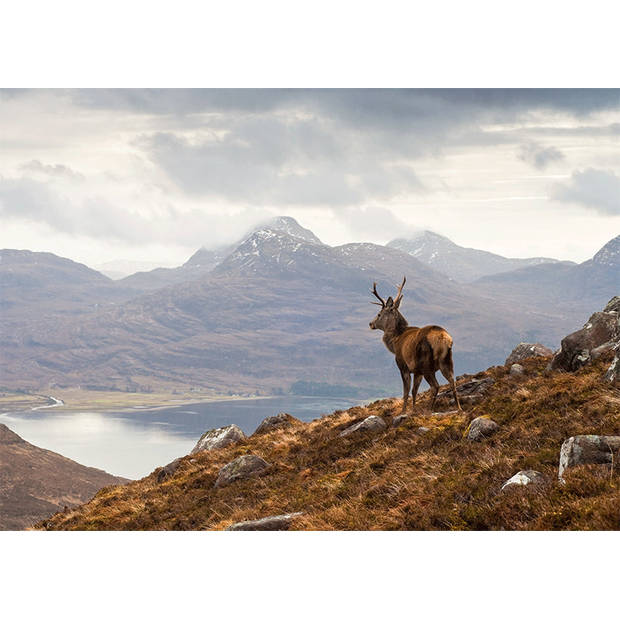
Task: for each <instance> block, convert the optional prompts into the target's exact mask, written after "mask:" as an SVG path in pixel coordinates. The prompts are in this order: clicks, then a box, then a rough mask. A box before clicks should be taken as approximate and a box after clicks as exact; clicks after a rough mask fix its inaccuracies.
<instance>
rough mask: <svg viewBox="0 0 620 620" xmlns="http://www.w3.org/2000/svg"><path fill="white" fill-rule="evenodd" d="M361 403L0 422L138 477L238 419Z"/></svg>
mask: <svg viewBox="0 0 620 620" xmlns="http://www.w3.org/2000/svg"><path fill="white" fill-rule="evenodd" d="M356 404H359V401H356V400H351V399H344V398H319V397H310V396H282V397H277V398H264V399H253V400H238V401H221V402H205V403H196V404H193V405H181V406H178V407H167V408H165V409H137V410H134V411H126V412H92V411H63V410H62V407H52V408H49V409H38V410H35V411H24V412H19V413H5V414H0V422H1V423H2V424H6V425H7V426H8V427H9V428H10V429H11V430H12V431H14V432H16V433H17V434H18V435H19V436H20V437H22V438H23V439H25V440H26V441H29V442H30V443H32V444H34V445H35V446H39V447H41V448H45V449H47V450H52V451H53V452H58V453H59V454H62V455H63V456H66V457H68V458H70V459H73V460H74V461H77V462H78V463H81V464H83V465H88V466H90V467H98V468H99V469H104V470H105V471H107V472H109V473H111V474H115V475H117V476H124V477H126V478H134V479H135V478H141V477H143V476H146V475H147V474H149V473H150V472H152V471H153V469H155V468H156V467H159V466H161V465H165V464H166V463H169V462H170V461H172V460H174V459H175V458H177V457H179V456H184V455H185V454H188V453H189V452H190V450H191V449H192V448H193V447H194V445H195V444H196V441H198V438H199V437H200V435H202V433H203V432H204V431H205V430H208V429H210V428H218V427H220V426H226V425H227V424H233V423H234V424H237V426H239V427H240V428H241V429H242V430H243V432H244V433H246V434H248V435H249V434H250V433H252V432H253V431H254V430H255V429H256V427H257V426H258V425H259V424H260V422H261V421H262V420H263V419H264V418H266V417H267V416H269V415H274V414H276V413H278V412H280V411H286V412H287V413H290V414H291V415H294V416H295V417H297V418H299V419H300V420H303V421H304V422H308V421H310V420H313V419H315V418H317V417H320V416H321V415H322V414H324V413H331V412H332V411H334V410H336V409H348V408H349V407H353V406H354V405H356Z"/></svg>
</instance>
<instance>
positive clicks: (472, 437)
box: [467, 416, 499, 441]
mask: <svg viewBox="0 0 620 620" xmlns="http://www.w3.org/2000/svg"><path fill="white" fill-rule="evenodd" d="M498 429H499V424H498V423H497V422H494V421H493V420H491V418H485V417H482V416H480V417H478V418H474V419H473V420H472V422H471V424H470V425H469V428H468V429H467V439H469V441H480V440H481V439H484V438H485V437H489V436H490V435H492V434H493V433H495V432H496V431H497V430H498Z"/></svg>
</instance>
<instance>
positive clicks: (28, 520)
mask: <svg viewBox="0 0 620 620" xmlns="http://www.w3.org/2000/svg"><path fill="white" fill-rule="evenodd" d="M125 482H127V480H126V479H124V478H119V477H117V476H111V475H110V474H107V473H106V472H104V471H102V470H100V469H95V468H93V467H85V466H84V465H80V464H79V463H76V462H75V461H72V460H70V459H68V458H65V457H64V456H61V455H60V454H56V453H55V452H50V451H49V450H44V449H42V448H38V447H37V446H33V445H32V444H31V443H28V442H27V441H24V440H23V439H22V438H21V437H20V436H19V435H17V434H16V433H14V432H13V431H11V430H10V429H9V428H8V427H7V426H5V425H4V424H0V530H22V529H25V528H27V527H30V526H32V525H34V523H36V522H37V521H39V520H40V519H44V518H46V517H49V516H50V515H52V514H54V513H55V512H57V511H58V510H62V509H63V508H64V507H65V506H68V507H69V508H71V507H73V506H76V505H78V504H81V503H83V502H86V501H88V500H89V499H90V498H91V497H92V496H93V495H94V494H95V493H96V492H97V491H98V490H99V489H101V488H102V487H105V486H109V485H118V484H124V483H125Z"/></svg>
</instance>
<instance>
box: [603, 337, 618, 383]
mask: <svg viewBox="0 0 620 620" xmlns="http://www.w3.org/2000/svg"><path fill="white" fill-rule="evenodd" d="M615 351H616V355H615V356H614V359H613V360H612V362H611V365H610V366H609V368H608V369H607V372H606V373H605V381H609V382H610V383H611V384H612V385H617V386H620V345H617V346H616V347H615Z"/></svg>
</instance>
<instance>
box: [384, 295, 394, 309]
mask: <svg viewBox="0 0 620 620" xmlns="http://www.w3.org/2000/svg"><path fill="white" fill-rule="evenodd" d="M393 305H394V300H393V299H392V298H391V297H388V298H387V301H386V302H385V306H386V308H387V307H389V306H393Z"/></svg>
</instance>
